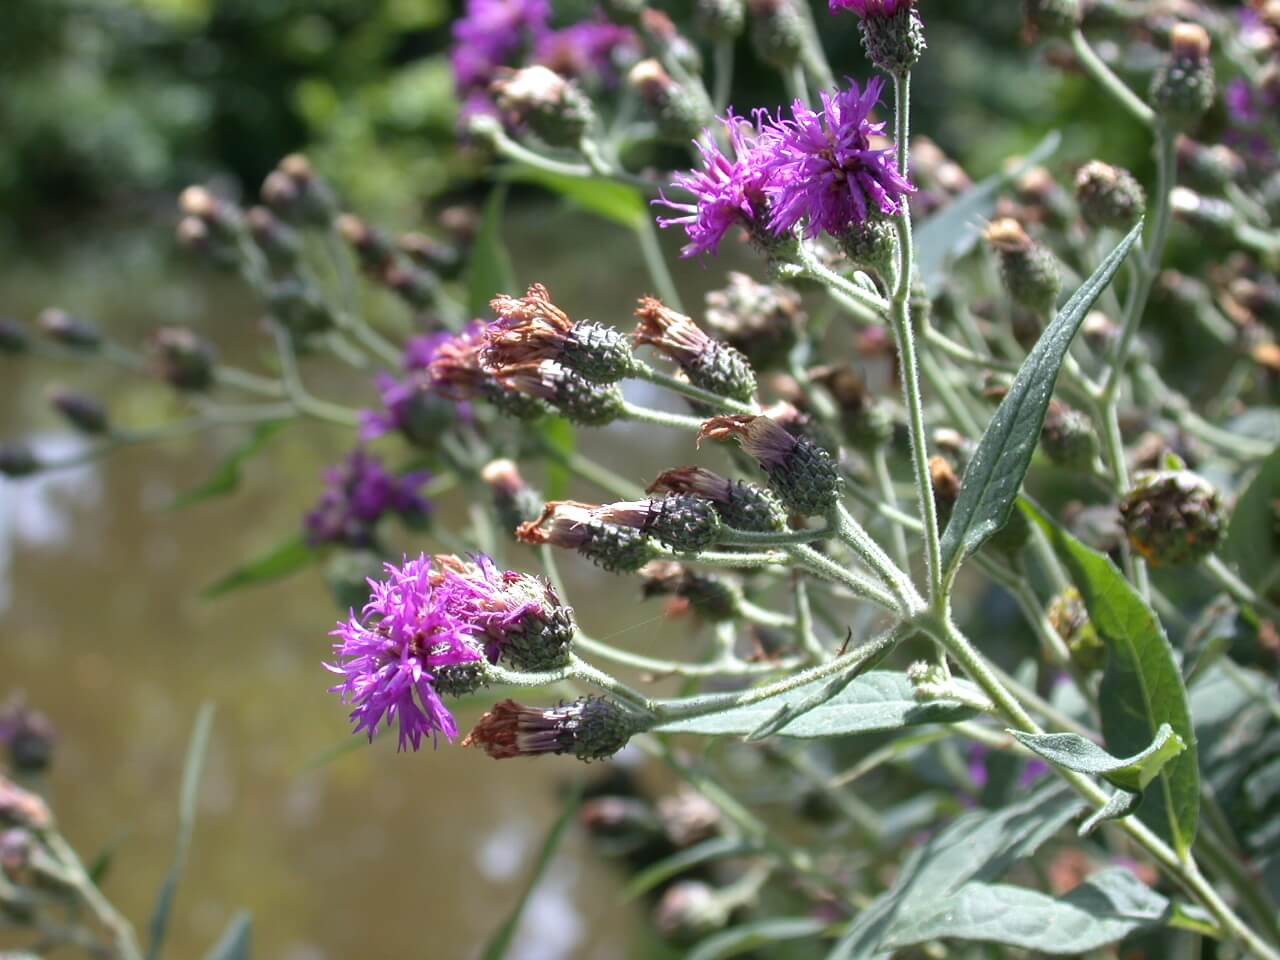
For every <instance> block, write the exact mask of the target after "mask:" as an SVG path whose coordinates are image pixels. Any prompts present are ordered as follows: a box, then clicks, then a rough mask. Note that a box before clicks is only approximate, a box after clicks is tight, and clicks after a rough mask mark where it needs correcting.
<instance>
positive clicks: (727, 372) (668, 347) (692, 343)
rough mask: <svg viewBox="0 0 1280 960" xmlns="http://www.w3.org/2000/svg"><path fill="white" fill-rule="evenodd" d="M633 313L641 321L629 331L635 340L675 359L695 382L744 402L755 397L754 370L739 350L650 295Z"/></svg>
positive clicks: (691, 380) (692, 381)
mask: <svg viewBox="0 0 1280 960" xmlns="http://www.w3.org/2000/svg"><path fill="white" fill-rule="evenodd" d="M635 315H636V318H637V319H638V320H639V321H640V322H639V323H638V324H637V325H636V329H635V332H634V333H633V334H632V336H633V338H634V339H635V342H636V343H637V344H645V345H648V346H651V347H655V348H656V349H658V350H660V351H661V352H662V353H663V354H665V355H666V356H667V357H669V358H670V359H672V360H674V361H675V362H676V363H678V364H679V365H680V368H681V369H682V370H683V371H684V372H685V374H686V375H687V376H688V377H689V381H690V382H691V383H692V384H694V386H698V387H702V389H704V390H710V391H711V392H712V393H718V394H720V395H721V396H726V397H732V398H733V399H735V400H741V401H743V402H749V401H751V400H752V399H754V397H755V394H756V375H755V371H754V370H752V369H751V364H750V363H749V362H748V361H747V358H746V357H744V356H743V355H742V354H741V353H740V352H739V351H737V350H735V349H734V348H733V347H731V346H729V345H728V344H727V343H721V342H720V341H719V340H714V339H712V338H711V337H709V336H707V334H706V333H704V332H703V331H702V330H701V329H700V328H699V327H698V325H697V324H696V323H694V322H693V320H691V319H690V318H689V317H686V316H685V315H684V314H681V313H677V312H676V311H674V310H672V309H670V308H669V307H667V306H666V305H665V304H663V303H662V301H660V300H657V299H655V298H653V297H642V298H641V300H640V306H639V307H638V308H637V309H636V314H635Z"/></svg>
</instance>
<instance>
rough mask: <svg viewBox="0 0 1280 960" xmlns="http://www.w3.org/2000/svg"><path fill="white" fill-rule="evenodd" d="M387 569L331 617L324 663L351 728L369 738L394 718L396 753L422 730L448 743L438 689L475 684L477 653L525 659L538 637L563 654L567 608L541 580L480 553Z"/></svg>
mask: <svg viewBox="0 0 1280 960" xmlns="http://www.w3.org/2000/svg"><path fill="white" fill-rule="evenodd" d="M385 571H386V579H385V580H381V581H378V580H370V581H369V587H370V589H371V591H372V593H371V596H370V599H369V602H368V603H367V604H365V606H364V608H363V610H362V611H361V612H360V613H359V614H356V613H355V612H354V611H353V612H352V613H351V614H350V615H349V617H348V618H347V620H345V621H339V623H338V627H337V629H336V630H334V631H333V633H332V636H334V637H337V638H338V639H337V642H335V643H334V645H333V652H334V658H335V662H333V663H326V664H325V666H326V668H327V669H329V670H330V671H332V672H333V673H336V674H338V675H339V676H340V677H342V678H343V679H342V682H341V683H339V684H338V685H336V686H334V687H332V688H330V692H333V693H338V694H340V695H341V697H342V701H343V702H344V703H348V704H353V705H354V706H355V709H354V710H353V711H352V713H351V719H352V721H354V723H355V732H356V733H367V734H368V736H369V739H370V740H372V739H373V736H374V734H375V733H376V732H377V729H378V726H379V725H380V724H381V723H382V722H383V721H384V720H385V721H386V725H387V726H390V725H391V724H392V723H398V724H399V728H400V749H401V750H404V749H407V748H409V747H412V748H413V749H414V750H417V749H419V748H420V747H421V745H422V738H423V737H424V736H430V737H431V738H432V739H433V741H434V740H436V738H437V737H438V735H439V734H441V733H443V734H444V735H445V736H446V737H447V738H448V739H450V740H452V739H454V738H455V737H456V736H457V735H458V728H457V724H456V723H455V722H454V718H453V715H452V714H451V713H450V712H449V709H448V707H446V706H445V704H444V701H443V700H442V699H441V696H440V694H441V692H442V691H444V692H451V691H452V692H461V690H465V689H468V688H469V689H474V688H475V687H476V686H478V685H479V683H480V682H481V681H482V676H481V675H479V674H478V673H477V672H476V671H475V667H476V666H479V665H481V662H482V661H483V660H485V659H486V658H487V659H488V660H489V661H490V662H493V663H496V662H498V660H499V659H501V658H503V657H504V656H506V657H507V658H508V659H511V660H512V661H513V662H514V663H516V665H517V666H529V665H530V663H529V658H528V656H527V655H528V653H529V651H530V650H531V649H533V647H534V646H537V645H538V644H539V643H540V644H541V649H540V652H541V653H546V651H547V649H548V648H549V647H550V645H551V644H552V643H558V644H559V646H560V648H561V653H562V654H566V655H567V649H568V642H569V640H570V639H571V638H572V634H573V629H574V626H573V615H572V611H570V610H569V608H567V607H564V606H562V605H561V604H560V601H559V599H558V598H557V597H556V596H555V593H554V592H553V591H552V590H551V588H550V587H549V586H548V585H547V584H545V583H544V582H543V581H541V580H538V579H536V578H534V577H529V576H527V575H525V574H522V573H517V572H514V571H500V570H499V569H498V568H497V567H496V566H495V565H494V563H493V561H492V560H491V559H489V558H488V557H486V556H484V555H476V556H474V557H472V558H471V559H470V560H460V559H458V558H457V557H451V556H450V557H434V558H431V557H427V556H426V555H422V556H419V557H418V559H417V560H406V561H405V562H404V564H403V565H401V566H398V567H397V566H396V565H394V564H390V563H389V564H386V566H385ZM539 665H540V666H542V667H543V668H545V667H546V664H545V663H543V664H539ZM459 674H461V680H460V676H459ZM463 681H465V685H464V682H463Z"/></svg>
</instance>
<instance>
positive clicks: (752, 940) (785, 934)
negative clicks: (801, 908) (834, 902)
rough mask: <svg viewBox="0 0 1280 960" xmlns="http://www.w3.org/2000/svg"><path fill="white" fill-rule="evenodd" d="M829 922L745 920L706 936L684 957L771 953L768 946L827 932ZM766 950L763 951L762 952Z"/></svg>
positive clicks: (709, 959)
mask: <svg viewBox="0 0 1280 960" xmlns="http://www.w3.org/2000/svg"><path fill="white" fill-rule="evenodd" d="M828 927H829V924H827V923H826V921H824V920H819V919H816V918H814V917H777V918H774V919H770V920H760V921H757V922H756V923H743V924H739V925H737V926H735V927H731V928H730V929H728V930H722V931H721V932H720V933H716V934H713V935H712V936H710V937H708V938H707V939H705V940H703V941H702V942H701V943H699V944H698V945H697V946H696V947H694V948H693V950H691V951H690V952H689V953H688V954H686V955H685V960H729V958H730V957H740V956H744V955H750V956H769V955H770V954H769V953H768V951H767V950H766V949H765V948H767V947H769V946H771V945H772V944H777V943H785V942H787V941H790V940H811V939H814V938H816V937H820V936H822V935H824V934H825V933H826V932H827V929H828ZM762 951H763V952H762Z"/></svg>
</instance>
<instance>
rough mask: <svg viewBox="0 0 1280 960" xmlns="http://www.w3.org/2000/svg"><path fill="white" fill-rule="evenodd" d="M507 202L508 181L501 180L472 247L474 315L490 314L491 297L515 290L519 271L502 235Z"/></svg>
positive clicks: (469, 304) (469, 287)
mask: <svg viewBox="0 0 1280 960" xmlns="http://www.w3.org/2000/svg"><path fill="white" fill-rule="evenodd" d="M506 202H507V185H506V184H505V183H502V184H498V185H497V186H495V187H494V188H493V190H491V191H490V193H489V199H488V201H486V203H485V205H484V217H483V218H482V219H481V221H480V229H479V230H478V231H477V232H476V240H475V244H474V246H473V247H472V250H471V269H470V271H469V272H468V275H467V308H468V309H469V310H470V311H471V316H473V317H483V316H487V315H488V313H489V301H490V300H492V299H493V298H494V296H495V295H497V294H499V293H510V294H515V293H518V292H519V291H518V290H517V289H516V272H515V269H514V268H513V267H512V266H511V255H510V254H509V253H508V252H507V245H506V242H505V241H504V240H503V239H502V221H503V212H504V210H505V207H506Z"/></svg>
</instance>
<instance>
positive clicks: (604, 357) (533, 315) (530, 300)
mask: <svg viewBox="0 0 1280 960" xmlns="http://www.w3.org/2000/svg"><path fill="white" fill-rule="evenodd" d="M489 305H490V307H491V308H492V309H493V312H494V313H496V314H497V315H498V319H497V321H496V322H494V323H492V324H490V325H489V326H488V328H487V329H486V330H485V350H484V353H483V354H482V357H481V359H482V362H483V363H484V365H485V367H486V369H489V370H491V371H496V370H499V369H501V368H503V367H510V366H516V365H519V364H525V363H531V362H537V361H540V360H554V361H556V362H557V363H559V364H560V365H561V366H564V367H566V368H568V369H569V370H572V371H573V372H575V373H577V374H580V375H581V376H582V377H584V378H585V379H587V380H590V381H592V382H593V383H613V382H615V381H617V380H621V379H622V378H624V377H626V376H628V375H629V374H630V373H631V371H632V370H633V369H634V368H635V360H634V358H633V357H632V355H631V345H630V344H629V343H628V342H627V339H626V337H625V336H624V335H623V334H622V333H620V332H619V331H617V330H615V329H614V328H613V327H606V326H605V325H604V324H600V323H595V322H593V321H591V320H582V321H579V322H577V323H575V322H574V321H572V320H570V319H569V316H568V314H566V313H565V312H564V311H563V310H561V309H560V308H559V307H557V306H556V305H555V304H554V303H552V302H551V295H550V294H549V293H548V292H547V288H546V287H544V286H543V285H542V284H540V283H535V284H534V285H533V286H531V287H530V288H529V291H528V293H527V294H526V295H525V296H524V297H521V298H519V299H516V298H515V297H508V296H505V295H504V296H498V297H495V298H494V299H493V300H491V301H490V304H489Z"/></svg>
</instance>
